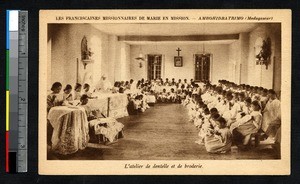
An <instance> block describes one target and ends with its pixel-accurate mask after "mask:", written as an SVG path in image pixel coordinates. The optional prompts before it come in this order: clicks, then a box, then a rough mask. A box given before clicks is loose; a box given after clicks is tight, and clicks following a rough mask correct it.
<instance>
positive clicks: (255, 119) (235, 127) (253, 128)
mask: <svg viewBox="0 0 300 184" xmlns="http://www.w3.org/2000/svg"><path fill="white" fill-rule="evenodd" d="M260 110H261V107H260V105H259V102H258V101H253V102H252V103H251V108H250V111H251V113H250V114H249V115H245V116H243V117H242V118H241V119H239V120H237V121H236V122H235V123H233V124H232V125H231V127H230V129H231V131H232V134H233V136H234V137H236V138H235V142H236V143H237V144H241V143H242V144H243V145H244V146H246V145H248V143H249V140H250V137H251V134H253V133H257V132H258V131H259V130H260V128H261V124H262V114H261V112H260ZM238 137H241V138H240V139H238Z"/></svg>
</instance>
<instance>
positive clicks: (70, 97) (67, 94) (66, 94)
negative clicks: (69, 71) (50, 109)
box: [63, 84, 73, 103]
mask: <svg viewBox="0 0 300 184" xmlns="http://www.w3.org/2000/svg"><path fill="white" fill-rule="evenodd" d="M71 91H72V86H71V85H70V84H67V85H66V87H65V89H64V93H63V99H64V102H65V103H68V102H70V101H73V95H72V93H71Z"/></svg>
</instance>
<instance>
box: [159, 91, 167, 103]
mask: <svg viewBox="0 0 300 184" xmlns="http://www.w3.org/2000/svg"><path fill="white" fill-rule="evenodd" d="M158 100H159V101H160V102H163V103H164V102H166V101H167V92H166V89H165V88H164V89H163V91H162V92H161V93H160V94H159V95H158Z"/></svg>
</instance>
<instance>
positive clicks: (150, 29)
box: [92, 23, 258, 45]
mask: <svg viewBox="0 0 300 184" xmlns="http://www.w3.org/2000/svg"><path fill="white" fill-rule="evenodd" d="M92 26H93V27H95V28H96V29H98V30H100V31H101V32H104V33H106V34H110V35H116V36H189V35H227V34H239V33H243V32H250V31H252V30H254V29H255V28H256V27H257V26H258V24H257V23H205V24H204V23H181V24H178V23H174V24H171V23H164V24H92ZM233 41H234V40H214V41H205V43H207V44H230V43H232V42H233ZM125 42H126V43H128V44H132V45H140V44H155V43H156V42H151V41H136V40H133V41H130V40H127V41H125ZM175 42H179V43H180V44H196V43H197V44H198V43H199V42H200V43H202V42H203V41H174V42H172V41H167V42H160V44H174V43H175Z"/></svg>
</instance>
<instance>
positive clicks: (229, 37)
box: [118, 34, 239, 42]
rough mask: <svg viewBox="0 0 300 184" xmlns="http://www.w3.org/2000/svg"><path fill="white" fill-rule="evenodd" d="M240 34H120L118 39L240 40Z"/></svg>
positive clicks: (153, 40)
mask: <svg viewBox="0 0 300 184" xmlns="http://www.w3.org/2000/svg"><path fill="white" fill-rule="evenodd" d="M238 39H239V34H224V35H186V36H143V35H142V36H137V35H131V36H118V41H150V42H160V41H213V40H238Z"/></svg>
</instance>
